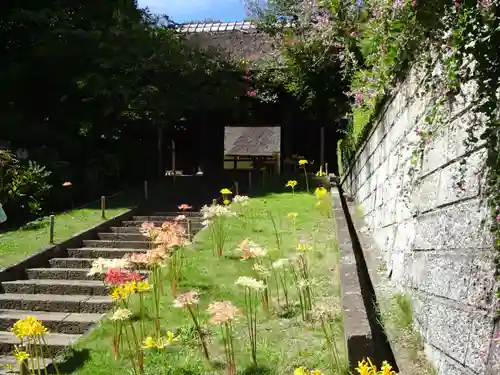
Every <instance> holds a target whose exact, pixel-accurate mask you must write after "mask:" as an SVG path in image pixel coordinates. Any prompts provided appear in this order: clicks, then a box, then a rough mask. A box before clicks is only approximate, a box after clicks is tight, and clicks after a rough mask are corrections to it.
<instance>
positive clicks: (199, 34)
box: [177, 21, 274, 62]
mask: <svg viewBox="0 0 500 375" xmlns="http://www.w3.org/2000/svg"><path fill="white" fill-rule="evenodd" d="M177 30H178V31H179V32H181V33H184V34H185V36H186V38H187V39H188V40H189V41H191V42H193V43H195V44H196V45H197V46H198V47H200V48H202V49H207V50H209V49H216V50H217V51H218V52H219V53H220V54H222V55H226V56H227V57H228V58H229V59H236V60H241V59H244V60H247V61H249V62H252V61H255V60H258V59H259V58H261V57H262V56H264V55H266V54H268V53H270V52H272V51H273V50H274V48H273V46H272V43H271V41H270V39H269V38H267V37H266V36H265V35H264V34H262V33H260V32H258V30H257V27H256V25H255V24H253V23H252V22H246V21H245V22H219V23H213V22H206V23H187V24H181V25H178V26H177Z"/></svg>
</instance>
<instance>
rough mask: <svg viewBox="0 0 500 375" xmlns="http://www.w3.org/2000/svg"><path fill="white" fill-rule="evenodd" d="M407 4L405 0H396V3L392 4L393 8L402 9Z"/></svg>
mask: <svg viewBox="0 0 500 375" xmlns="http://www.w3.org/2000/svg"><path fill="white" fill-rule="evenodd" d="M404 6H405V3H404V1H403V0H395V1H394V3H393V4H392V9H401V8H403V7H404Z"/></svg>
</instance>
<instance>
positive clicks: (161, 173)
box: [158, 125, 165, 178]
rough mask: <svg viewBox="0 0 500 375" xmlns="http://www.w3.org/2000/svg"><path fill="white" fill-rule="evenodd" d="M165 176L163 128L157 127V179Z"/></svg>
mask: <svg viewBox="0 0 500 375" xmlns="http://www.w3.org/2000/svg"><path fill="white" fill-rule="evenodd" d="M163 176H165V168H164V167H163V127H162V126H161V125H160V126H159V127H158V177H160V178H161V177H163Z"/></svg>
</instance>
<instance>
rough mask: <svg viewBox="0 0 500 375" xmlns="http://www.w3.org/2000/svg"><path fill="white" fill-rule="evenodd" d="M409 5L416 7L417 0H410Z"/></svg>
mask: <svg viewBox="0 0 500 375" xmlns="http://www.w3.org/2000/svg"><path fill="white" fill-rule="evenodd" d="M411 6H412V7H413V8H416V7H417V0H412V1H411Z"/></svg>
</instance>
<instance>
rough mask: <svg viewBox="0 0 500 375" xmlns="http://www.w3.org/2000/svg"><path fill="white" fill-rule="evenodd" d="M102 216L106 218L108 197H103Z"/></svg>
mask: <svg viewBox="0 0 500 375" xmlns="http://www.w3.org/2000/svg"><path fill="white" fill-rule="evenodd" d="M101 218H102V219H106V197H105V196H104V195H103V196H102V197H101Z"/></svg>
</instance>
